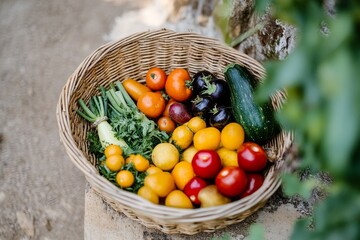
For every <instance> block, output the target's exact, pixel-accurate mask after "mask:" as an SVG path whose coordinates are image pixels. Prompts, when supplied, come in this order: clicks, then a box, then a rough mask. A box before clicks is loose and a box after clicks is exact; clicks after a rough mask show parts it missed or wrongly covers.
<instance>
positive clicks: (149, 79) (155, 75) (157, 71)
mask: <svg viewBox="0 0 360 240" xmlns="http://www.w3.org/2000/svg"><path fill="white" fill-rule="evenodd" d="M145 81H146V86H148V87H149V88H150V89H152V90H154V91H157V90H161V89H163V88H164V87H165V82H166V73H165V72H164V70H162V69H161V68H157V67H155V68H150V69H149V71H148V72H147V73H146V78H145Z"/></svg>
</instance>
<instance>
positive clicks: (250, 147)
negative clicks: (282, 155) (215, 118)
mask: <svg viewBox="0 0 360 240" xmlns="http://www.w3.org/2000/svg"><path fill="white" fill-rule="evenodd" d="M238 163H239V167H241V168H242V169H244V170H245V171H249V172H258V171H261V170H263V169H264V168H265V166H266V163H267V155H266V152H265V150H264V149H263V148H262V147H261V146H259V145H257V144H256V143H253V142H246V143H243V144H242V145H241V146H240V147H239V149H238Z"/></svg>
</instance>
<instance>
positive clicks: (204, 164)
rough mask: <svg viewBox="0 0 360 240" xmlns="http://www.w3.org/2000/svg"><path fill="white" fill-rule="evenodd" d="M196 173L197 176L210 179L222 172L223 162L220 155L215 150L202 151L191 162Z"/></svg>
mask: <svg viewBox="0 0 360 240" xmlns="http://www.w3.org/2000/svg"><path fill="white" fill-rule="evenodd" d="M191 164H192V166H193V168H194V172H195V174H196V175H197V176H199V177H202V178H205V179H210V178H215V176H216V175H217V174H218V173H219V172H220V170H221V160H220V157H219V154H218V153H217V152H216V151H214V150H200V151H198V152H197V153H196V154H195V155H194V157H193V160H192V161H191Z"/></svg>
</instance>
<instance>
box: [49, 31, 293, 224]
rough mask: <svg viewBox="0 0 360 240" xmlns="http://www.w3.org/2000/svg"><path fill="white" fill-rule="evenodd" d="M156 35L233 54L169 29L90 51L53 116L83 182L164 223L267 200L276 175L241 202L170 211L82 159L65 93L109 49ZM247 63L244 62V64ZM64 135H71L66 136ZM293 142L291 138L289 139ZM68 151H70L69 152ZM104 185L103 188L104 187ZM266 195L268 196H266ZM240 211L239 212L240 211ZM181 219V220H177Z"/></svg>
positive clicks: (257, 70) (261, 72) (258, 69)
mask: <svg viewBox="0 0 360 240" xmlns="http://www.w3.org/2000/svg"><path fill="white" fill-rule="evenodd" d="M159 35H160V36H161V35H164V36H169V35H170V36H174V37H176V38H184V39H186V38H189V37H191V38H192V40H193V41H195V42H196V41H198V42H199V43H201V44H207V45H210V46H211V47H213V48H216V49H220V50H221V51H234V49H233V48H230V47H228V46H224V45H222V44H221V43H220V42H219V41H218V40H215V39H212V38H209V37H205V36H202V35H200V34H197V33H192V32H182V33H179V32H174V31H172V30H168V29H160V30H148V31H145V32H139V33H134V34H132V35H129V36H128V37H126V38H124V39H120V40H116V41H112V42H109V43H106V44H104V45H102V46H100V47H99V48H97V49H96V50H95V51H93V52H92V53H91V54H90V55H89V56H87V57H86V58H85V59H84V60H83V61H82V62H81V63H80V65H79V66H78V67H77V68H76V70H75V71H74V72H73V73H72V74H71V75H70V77H69V78H68V80H67V82H66V84H65V85H64V87H63V88H62V91H61V94H60V97H59V100H58V104H57V108H56V116H57V122H58V127H59V135H60V140H61V142H62V143H63V144H64V146H65V149H66V152H67V154H68V156H69V157H70V159H71V161H72V162H73V163H74V164H75V166H76V167H78V168H79V169H80V170H81V171H82V172H83V173H84V174H85V177H86V179H87V180H88V181H89V182H90V184H91V185H92V186H93V187H94V188H95V189H98V190H99V189H101V190H102V191H104V192H106V193H107V194H108V195H109V196H112V197H114V198H116V197H118V196H124V197H126V198H128V199H131V201H129V202H128V203H123V202H122V204H124V205H126V206H128V207H130V208H132V209H133V210H134V211H135V212H142V213H145V215H146V214H147V215H152V214H154V215H152V216H155V215H156V216H155V217H156V218H157V219H160V220H166V221H169V222H176V223H178V222H187V223H191V222H194V221H203V220H204V219H206V220H216V219H218V215H217V214H212V213H219V212H220V213H221V212H226V213H227V214H228V215H229V216H230V215H232V214H236V213H237V212H236V211H232V210H233V207H234V206H239V205H243V206H244V207H242V208H241V211H245V210H248V209H250V208H251V207H253V206H254V205H256V204H258V203H259V202H260V201H264V200H265V201H266V200H267V199H268V198H269V197H270V196H271V195H272V194H273V193H274V192H275V191H276V190H277V189H278V187H279V186H280V184H281V179H280V178H279V177H278V176H275V178H274V179H272V180H268V181H271V182H270V183H269V185H265V184H264V185H263V186H262V187H261V188H260V189H259V190H258V191H257V192H255V193H254V194H252V195H250V196H248V197H245V198H243V199H240V200H237V201H234V202H231V203H228V204H225V205H221V206H215V207H210V208H194V209H179V208H171V207H167V206H164V205H157V204H153V203H150V202H149V201H147V200H145V199H143V198H142V197H140V196H138V195H137V194H134V193H131V192H128V191H125V190H122V189H119V188H118V187H116V186H115V185H113V184H112V183H111V182H110V181H108V180H107V179H106V178H104V177H103V176H101V175H100V174H99V172H98V170H97V169H96V168H95V167H94V166H93V165H92V164H91V163H90V162H89V161H88V159H87V158H86V157H85V155H84V153H83V152H82V151H81V150H80V149H79V148H78V147H77V143H76V141H75V139H74V137H73V136H72V134H71V126H70V119H69V109H68V103H69V101H70V97H71V94H68V93H67V91H68V90H69V89H71V88H73V87H74V84H76V80H77V79H82V77H83V76H84V74H85V72H86V69H89V68H92V67H93V66H94V65H96V64H97V63H98V62H99V61H100V60H101V58H102V56H104V55H106V54H107V53H109V52H110V51H112V49H114V48H117V47H119V45H126V44H127V42H130V41H132V39H134V38H144V37H146V38H152V37H159ZM236 54H237V55H239V56H241V57H242V58H244V59H245V60H248V62H249V64H250V65H251V64H253V63H254V62H255V63H257V64H254V65H251V66H247V67H249V68H250V70H251V71H252V72H253V74H254V75H255V76H257V77H258V78H261V77H264V76H265V69H264V68H263V66H262V65H261V64H260V63H258V62H257V61H256V60H254V59H252V58H250V57H249V56H247V55H245V54H242V53H240V52H237V53H236ZM245 62H247V61H245ZM66 133H70V134H69V135H67V134H66ZM290 138H292V134H290ZM290 140H291V141H292V139H290ZM70 149H71V150H70ZM265 180H266V179H265ZM104 186H106V187H104ZM265 193H267V194H265ZM261 195H264V196H265V197H264V198H262V199H261V198H259V196H261ZM239 211H240V210H239ZM159 212H163V214H161V215H159V214H158V213H159ZM180 219H181V220H180Z"/></svg>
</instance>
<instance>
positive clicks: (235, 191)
mask: <svg viewBox="0 0 360 240" xmlns="http://www.w3.org/2000/svg"><path fill="white" fill-rule="evenodd" d="M247 183H248V179H247V177H246V173H245V171H244V170H242V169H241V168H239V167H235V166H229V167H224V168H223V169H221V171H220V172H219V174H218V175H217V176H216V179H215V184H216V187H217V188H218V190H219V192H220V193H222V194H223V195H224V196H227V197H235V196H239V195H240V193H242V192H243V191H244V190H245V188H246V186H247Z"/></svg>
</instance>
